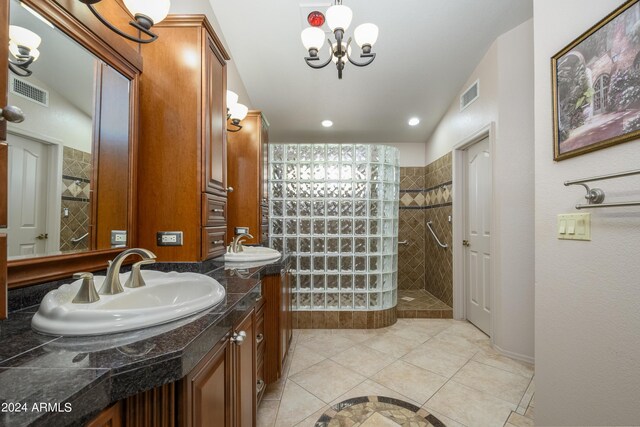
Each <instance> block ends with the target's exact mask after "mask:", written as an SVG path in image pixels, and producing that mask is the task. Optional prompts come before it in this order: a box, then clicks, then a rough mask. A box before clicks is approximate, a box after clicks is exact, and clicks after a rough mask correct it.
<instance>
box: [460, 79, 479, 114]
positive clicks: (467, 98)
mask: <svg viewBox="0 0 640 427" xmlns="http://www.w3.org/2000/svg"><path fill="white" fill-rule="evenodd" d="M479 97H480V80H476V82H475V83H474V84H472V85H471V87H470V88H469V89H467V90H466V91H465V93H463V94H462V95H461V96H460V111H462V110H464V109H465V108H467V107H468V106H469V105H471V104H473V103H474V102H475V100H476V99H478V98H479Z"/></svg>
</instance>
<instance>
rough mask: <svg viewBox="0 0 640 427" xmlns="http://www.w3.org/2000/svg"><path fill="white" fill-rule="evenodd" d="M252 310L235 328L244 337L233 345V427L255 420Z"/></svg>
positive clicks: (248, 424) (249, 424) (245, 425)
mask: <svg viewBox="0 0 640 427" xmlns="http://www.w3.org/2000/svg"><path fill="white" fill-rule="evenodd" d="M254 318H255V314H254V311H253V310H251V312H250V313H249V314H248V315H247V317H245V319H244V320H243V321H242V322H240V324H239V325H238V327H237V328H236V329H235V332H236V333H240V332H242V331H244V332H245V333H246V337H245V338H244V340H243V341H242V342H238V341H236V342H235V343H234V344H233V345H234V356H233V360H234V377H235V381H234V384H235V387H236V389H235V392H234V397H235V407H236V411H235V415H236V418H235V422H234V423H233V425H234V427H253V426H254V425H255V422H256V333H255V332H256V331H255V320H254ZM209 425H216V424H209Z"/></svg>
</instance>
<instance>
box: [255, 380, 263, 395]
mask: <svg viewBox="0 0 640 427" xmlns="http://www.w3.org/2000/svg"><path fill="white" fill-rule="evenodd" d="M264 386H265V382H264V381H262V380H258V382H257V383H256V394H260V393H262V390H263V389H264Z"/></svg>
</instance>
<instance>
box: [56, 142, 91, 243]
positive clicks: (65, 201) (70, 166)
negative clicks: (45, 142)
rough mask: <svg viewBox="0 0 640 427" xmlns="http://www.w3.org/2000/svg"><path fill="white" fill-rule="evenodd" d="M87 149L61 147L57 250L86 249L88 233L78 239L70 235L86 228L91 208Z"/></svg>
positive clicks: (79, 233) (82, 232) (81, 234)
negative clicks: (58, 238) (60, 194)
mask: <svg viewBox="0 0 640 427" xmlns="http://www.w3.org/2000/svg"><path fill="white" fill-rule="evenodd" d="M91 171H92V169H91V153H86V152H84V151H80V150H76V149H73V148H70V147H64V150H63V157H62V213H61V215H60V250H61V251H62V252H69V251H78V250H86V249H88V248H89V236H87V237H85V238H84V239H82V240H81V241H80V242H78V243H73V242H72V241H71V240H72V239H77V238H79V237H82V236H83V235H85V234H86V233H88V232H89V224H90V218H91V209H90V203H89V197H90V191H91V173H92V172H91Z"/></svg>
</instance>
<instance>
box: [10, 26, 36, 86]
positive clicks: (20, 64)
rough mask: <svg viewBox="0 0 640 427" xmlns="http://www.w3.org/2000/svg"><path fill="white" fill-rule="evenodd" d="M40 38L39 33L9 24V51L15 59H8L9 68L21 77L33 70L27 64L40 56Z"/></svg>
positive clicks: (27, 75) (31, 72) (26, 75)
mask: <svg viewBox="0 0 640 427" xmlns="http://www.w3.org/2000/svg"><path fill="white" fill-rule="evenodd" d="M41 42H42V39H41V38H40V36H39V35H37V34H36V33H34V32H33V31H30V30H27V29H26V28H22V27H18V26H16V25H10V26H9V52H11V55H12V56H13V57H14V58H15V60H11V59H9V69H10V70H11V71H12V72H13V73H14V74H17V75H19V76H21V77H29V76H30V75H31V74H33V71H31V70H29V65H31V64H33V63H34V62H35V61H36V60H37V59H38V57H39V56H40V51H39V50H38V46H40V43H41Z"/></svg>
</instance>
